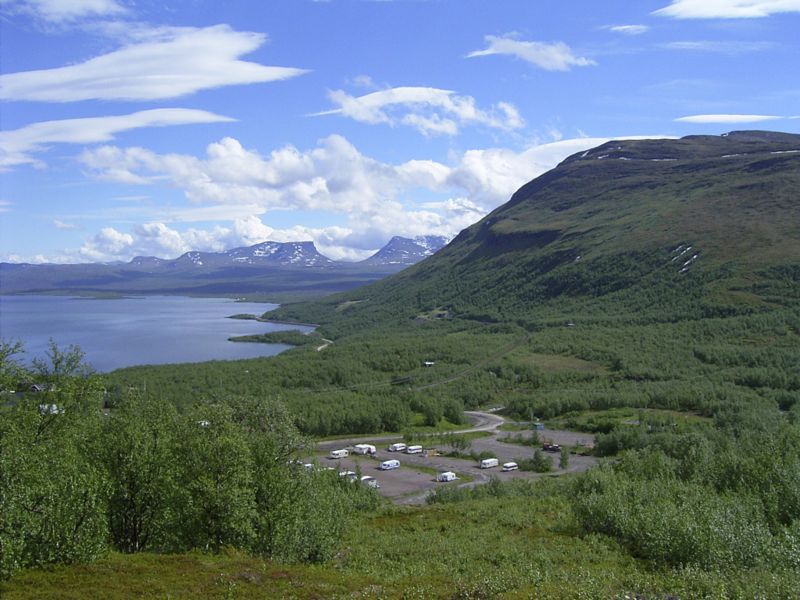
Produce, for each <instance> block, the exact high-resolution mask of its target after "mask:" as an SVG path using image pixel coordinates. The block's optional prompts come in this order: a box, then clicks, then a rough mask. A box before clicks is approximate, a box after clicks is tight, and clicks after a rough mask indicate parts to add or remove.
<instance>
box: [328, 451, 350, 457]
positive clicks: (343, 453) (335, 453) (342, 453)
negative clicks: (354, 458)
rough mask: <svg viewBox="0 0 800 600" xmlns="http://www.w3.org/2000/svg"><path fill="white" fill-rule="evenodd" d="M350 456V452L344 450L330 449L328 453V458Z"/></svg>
mask: <svg viewBox="0 0 800 600" xmlns="http://www.w3.org/2000/svg"><path fill="white" fill-rule="evenodd" d="M348 456H350V453H349V452H348V451H347V450H345V449H342V450H331V453H330V454H328V458H347V457H348Z"/></svg>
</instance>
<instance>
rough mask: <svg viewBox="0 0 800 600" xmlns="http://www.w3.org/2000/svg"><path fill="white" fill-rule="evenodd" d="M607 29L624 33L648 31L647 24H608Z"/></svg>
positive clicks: (640, 33)
mask: <svg viewBox="0 0 800 600" xmlns="http://www.w3.org/2000/svg"><path fill="white" fill-rule="evenodd" d="M607 29H608V30H609V31H613V32H614V33H622V34H624V35H642V34H643V33H647V32H648V31H650V27H648V26H647V25H609V26H608V28H607Z"/></svg>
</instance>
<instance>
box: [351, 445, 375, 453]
mask: <svg viewBox="0 0 800 600" xmlns="http://www.w3.org/2000/svg"><path fill="white" fill-rule="evenodd" d="M375 451H376V450H375V446H373V445H372V444H356V445H355V446H353V452H354V453H355V454H375Z"/></svg>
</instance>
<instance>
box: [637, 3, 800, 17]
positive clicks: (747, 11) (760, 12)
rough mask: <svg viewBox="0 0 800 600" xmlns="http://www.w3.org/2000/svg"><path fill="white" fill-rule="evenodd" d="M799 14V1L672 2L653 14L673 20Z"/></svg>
mask: <svg viewBox="0 0 800 600" xmlns="http://www.w3.org/2000/svg"><path fill="white" fill-rule="evenodd" d="M792 12H800V0H672V4H670V5H669V6H665V7H664V8H661V9H659V10H656V11H654V12H653V14H654V15H658V16H660V17H671V18H673V19H755V18H762V17H769V16H770V15H773V14H780V13H792Z"/></svg>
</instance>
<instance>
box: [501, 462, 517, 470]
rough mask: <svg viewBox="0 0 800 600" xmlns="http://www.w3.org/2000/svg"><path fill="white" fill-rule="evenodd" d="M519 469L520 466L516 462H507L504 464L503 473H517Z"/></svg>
mask: <svg viewBox="0 0 800 600" xmlns="http://www.w3.org/2000/svg"><path fill="white" fill-rule="evenodd" d="M517 469H519V465H518V464H517V463H515V462H507V463H503V471H504V472H505V471H516V470H517Z"/></svg>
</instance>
